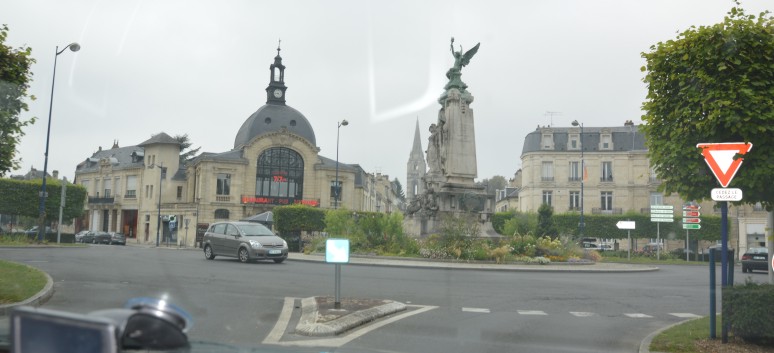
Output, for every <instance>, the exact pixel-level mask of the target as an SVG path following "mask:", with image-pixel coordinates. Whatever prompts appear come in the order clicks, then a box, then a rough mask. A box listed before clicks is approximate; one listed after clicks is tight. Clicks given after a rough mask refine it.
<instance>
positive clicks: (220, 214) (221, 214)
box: [215, 208, 229, 219]
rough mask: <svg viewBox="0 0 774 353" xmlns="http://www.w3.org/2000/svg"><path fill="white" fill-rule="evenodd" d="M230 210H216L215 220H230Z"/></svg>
mask: <svg viewBox="0 0 774 353" xmlns="http://www.w3.org/2000/svg"><path fill="white" fill-rule="evenodd" d="M228 213H229V212H228V210H227V209H224V208H219V209H217V210H215V219H228Z"/></svg>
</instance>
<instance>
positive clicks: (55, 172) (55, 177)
mask: <svg viewBox="0 0 774 353" xmlns="http://www.w3.org/2000/svg"><path fill="white" fill-rule="evenodd" d="M51 177H53V178H54V179H59V171H58V170H54V171H51Z"/></svg>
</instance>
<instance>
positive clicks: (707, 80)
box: [642, 3, 774, 283]
mask: <svg viewBox="0 0 774 353" xmlns="http://www.w3.org/2000/svg"><path fill="white" fill-rule="evenodd" d="M650 49H651V51H650V52H649V53H643V54H642V56H643V58H645V60H646V66H644V67H643V68H642V71H647V74H646V75H645V78H644V82H645V83H646V84H647V86H648V95H647V100H646V101H645V103H644V104H643V108H644V110H645V115H644V116H643V117H642V119H643V120H644V121H645V123H646V124H645V125H644V126H643V127H642V128H643V130H644V132H645V134H646V137H647V146H648V153H649V157H650V160H651V162H652V163H653V167H654V169H655V172H656V174H657V175H658V177H659V178H661V179H662V180H663V183H662V185H661V188H662V190H663V191H665V192H666V193H667V194H670V193H673V192H676V193H678V194H679V195H680V196H681V197H682V198H684V199H686V200H702V199H707V198H708V196H709V195H710V190H711V189H712V188H714V187H717V183H716V181H715V178H714V176H713V175H712V173H710V171H709V168H707V166H706V165H705V163H704V161H703V158H702V155H701V154H700V151H699V149H698V148H696V144H697V143H703V142H752V143H753V145H754V147H753V149H752V150H751V151H750V152H749V153H747V154H746V155H745V156H744V164H743V165H742V167H741V168H740V169H739V171H738V172H737V174H736V176H735V177H734V179H733V181H732V182H731V185H730V186H731V187H735V188H740V189H742V190H744V200H743V201H741V202H742V203H748V204H754V203H758V202H760V203H761V204H762V205H763V206H764V207H765V208H766V209H767V210H768V211H769V216H768V222H767V223H768V227H767V228H768V230H767V232H768V234H769V252H770V253H771V252H774V237H772V235H771V234H772V233H771V232H772V228H773V227H774V224H773V223H774V188H772V187H771V181H772V175H774V148H771V146H772V145H774V65H772V64H771V63H772V60H774V17H772V16H771V14H770V13H769V12H763V13H761V14H760V16H758V17H757V18H756V17H755V16H754V15H747V14H746V13H745V12H744V10H743V9H741V8H740V6H739V3H737V4H736V6H734V7H732V8H731V10H730V11H729V12H728V15H727V16H726V17H725V18H724V19H723V22H721V23H718V24H715V25H712V26H701V27H698V28H696V27H691V28H690V29H688V30H686V31H684V32H682V33H680V34H679V35H678V36H677V39H675V40H669V41H666V42H659V43H658V44H656V45H653V46H651V48H650ZM769 281H770V282H772V283H774V271H769Z"/></svg>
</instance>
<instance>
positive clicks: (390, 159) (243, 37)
mask: <svg viewBox="0 0 774 353" xmlns="http://www.w3.org/2000/svg"><path fill="white" fill-rule="evenodd" d="M732 5H733V3H732V2H731V1H727V0H691V1H677V0H661V1H654V0H648V1H622V0H610V1H601V0H586V1H569V0H568V1H559V0H555V1H546V0H541V1H505V0H502V1H456V0H444V1H413V0H412V1H361V0H353V1H258V0H244V1H231V0H216V1H190V0H181V1H165V0H151V1H148V0H146V1H143V0H122V1H115V0H102V1H100V0H81V1H61V0H3V1H2V2H1V3H0V14H2V16H0V23H5V24H8V26H9V27H10V33H9V37H8V40H7V43H6V44H9V45H11V46H13V47H19V46H29V47H31V48H32V52H33V56H34V58H35V59H36V60H37V63H36V64H35V65H34V66H33V67H32V70H33V73H34V76H33V79H34V81H33V82H32V87H31V91H30V93H31V94H33V95H35V96H36V97H37V100H35V101H33V102H31V103H30V111H29V112H26V113H24V114H23V117H22V118H23V119H29V118H30V117H33V116H35V117H38V119H39V120H38V121H37V123H35V124H34V125H33V126H29V127H27V128H26V130H25V132H26V136H25V137H23V139H22V142H21V144H20V145H19V146H18V150H19V154H18V157H21V158H22V164H21V169H20V170H17V171H13V172H12V173H11V174H23V173H26V172H27V171H28V170H29V169H30V167H33V166H34V167H35V168H37V169H39V170H42V169H43V162H44V149H45V139H46V121H47V117H48V111H49V110H48V106H49V98H50V94H51V93H50V92H51V78H52V71H53V66H54V65H53V64H54V50H55V47H56V46H57V45H58V46H60V47H63V46H66V45H67V44H69V43H70V42H74V41H76V42H78V43H80V45H81V46H82V49H81V50H80V51H79V52H77V53H72V52H69V51H68V52H65V53H63V54H61V55H60V56H59V57H58V59H57V60H58V61H57V65H58V66H57V81H56V88H55V94H54V105H53V119H52V123H51V142H50V144H51V145H50V152H49V167H48V170H49V173H50V172H51V171H52V170H59V172H60V175H64V176H67V178H68V179H70V180H72V178H73V176H74V175H75V167H76V165H77V164H78V163H80V162H81V161H83V160H85V159H86V158H88V157H90V156H91V155H92V153H94V152H95V151H96V150H97V149H98V148H99V147H100V146H102V148H110V147H111V146H112V144H113V141H114V140H118V141H119V145H120V146H122V147H123V146H129V145H136V144H139V143H141V142H143V141H145V140H147V139H148V138H150V137H151V135H152V134H155V133H158V132H160V131H163V132H166V133H167V134H169V135H172V136H174V135H177V134H188V135H189V136H190V138H191V140H192V141H193V143H194V145H195V146H201V147H202V149H201V151H202V152H205V151H206V152H225V151H229V150H231V149H232V148H233V144H234V138H235V136H236V133H237V131H238V130H239V127H240V126H241V125H242V123H243V122H244V121H245V120H246V119H247V118H248V117H249V116H250V115H251V114H252V113H253V112H255V111H256V110H257V109H258V108H259V107H261V106H262V105H263V104H265V102H266V92H265V88H266V86H267V85H268V80H269V65H270V64H271V63H272V62H273V58H274V56H275V55H276V54H277V52H276V48H277V40H278V39H282V58H283V63H284V64H285V65H286V67H287V68H286V71H285V83H286V85H287V86H288V90H287V97H286V98H287V104H288V105H290V106H292V107H294V108H296V109H298V110H299V111H300V112H302V113H303V114H304V115H305V116H306V118H307V119H308V120H309V122H310V123H311V124H312V127H313V128H314V131H315V134H316V137H317V145H318V147H319V148H320V149H321V151H320V154H321V155H323V156H326V157H329V158H332V159H335V157H336V128H337V122H338V121H340V120H341V119H347V120H348V121H349V122H350V124H349V126H347V127H342V128H341V141H340V152H339V155H340V156H339V159H340V161H341V162H345V163H358V164H360V165H361V166H363V168H365V169H366V171H369V172H381V173H383V174H389V175H390V178H394V177H398V178H399V179H400V180H401V182H402V183H403V184H404V185H405V178H406V163H407V161H408V157H409V152H410V150H411V146H412V141H413V137H414V129H415V122H416V121H417V119H419V124H420V128H421V132H422V146H423V148H427V137H428V134H427V128H428V126H429V125H430V124H431V123H434V122H435V120H436V119H437V111H438V108H439V107H440V106H439V105H438V103H437V102H436V99H437V98H438V96H440V94H441V93H442V91H443V86H444V84H445V83H446V78H445V76H444V75H445V72H446V70H448V68H449V67H450V66H451V65H452V63H453V58H452V55H451V53H450V51H449V40H450V38H451V37H454V38H455V45H462V46H463V48H464V49H465V50H467V49H469V48H471V47H473V46H474V45H475V44H476V43H478V42H480V43H481V48H480V49H479V51H478V54H476V56H475V57H474V58H473V60H472V61H471V63H470V65H469V66H467V67H465V68H464V69H463V70H462V80H463V81H465V82H466V83H467V84H468V86H469V87H468V91H470V92H471V93H472V94H473V96H474V97H475V101H474V102H473V103H472V105H471V108H472V109H473V110H474V113H475V129H476V145H477V146H476V147H477V157H478V177H479V179H483V178H489V177H492V176H494V175H503V176H505V177H506V178H510V177H512V176H513V174H514V172H515V171H516V170H517V169H519V168H520V155H521V148H522V145H523V142H524V137H525V136H526V135H527V134H528V133H529V132H531V131H534V130H535V128H536V127H537V126H538V125H549V124H552V125H553V126H556V127H568V126H570V122H571V121H573V120H575V119H577V120H579V121H581V122H583V123H584V125H585V126H587V127H599V126H620V125H623V123H624V122H625V121H626V120H634V121H635V122H637V123H639V122H641V120H640V116H641V115H642V111H641V106H642V102H643V101H644V99H645V94H646V87H645V84H644V83H643V82H642V78H643V76H644V74H643V73H642V72H640V67H641V66H643V65H644V60H643V59H642V58H641V56H640V54H641V53H642V52H643V51H648V50H649V48H650V46H651V45H653V44H656V43H657V42H659V41H666V40H669V39H674V38H675V37H676V35H677V32H678V31H683V30H685V29H687V28H689V27H690V26H691V25H697V26H698V25H710V24H714V23H717V22H720V21H722V19H723V17H724V16H725V14H726V12H727V11H728V10H729V9H730V8H731V6H732ZM743 6H744V7H745V8H746V9H747V11H748V12H749V13H753V14H756V15H757V14H758V13H759V12H761V11H763V10H765V9H774V5H772V2H770V1H768V2H766V1H749V0H748V1H745V2H744V3H743ZM547 112H556V113H554V114H548V113H547Z"/></svg>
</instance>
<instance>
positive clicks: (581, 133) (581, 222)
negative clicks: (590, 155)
mask: <svg viewBox="0 0 774 353" xmlns="http://www.w3.org/2000/svg"><path fill="white" fill-rule="evenodd" d="M572 126H580V130H581V131H580V150H581V192H580V211H581V212H580V223H579V224H578V229H579V232H580V237H581V238H583V228H585V227H586V223H583V179H584V176H585V172H586V164H585V160H584V159H583V123H578V120H573V121H572Z"/></svg>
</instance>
